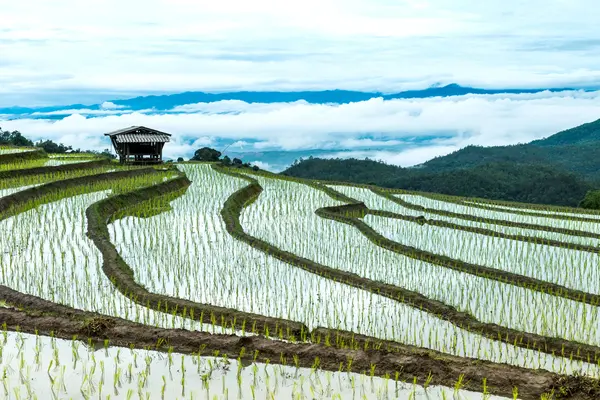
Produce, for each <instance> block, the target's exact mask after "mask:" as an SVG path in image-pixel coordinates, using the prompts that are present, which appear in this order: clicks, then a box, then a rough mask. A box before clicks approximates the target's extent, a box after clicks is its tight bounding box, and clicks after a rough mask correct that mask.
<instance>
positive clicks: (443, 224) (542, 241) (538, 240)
mask: <svg viewBox="0 0 600 400" xmlns="http://www.w3.org/2000/svg"><path fill="white" fill-rule="evenodd" d="M367 214H371V215H374V216H377V217H384V218H393V219H398V220H402V221H407V222H415V223H418V224H420V225H431V226H438V227H440V228H449V229H454V230H458V231H464V232H471V233H477V234H479V235H486V236H491V237H497V238H501V239H509V240H517V241H520V242H526V243H535V244H539V245H546V246H552V247H560V248H563V249H569V250H579V251H585V252H588V253H596V254H599V253H600V247H594V246H587V245H584V244H578V243H570V242H561V241H559V240H553V239H546V238H542V237H534V236H525V235H512V234H508V233H502V232H498V231H493V230H491V229H485V228H478V227H476V226H467V225H459V224H455V223H452V222H448V221H444V220H439V219H427V218H425V217H424V216H420V217H413V216H410V215H404V214H399V213H395V212H393V211H385V210H371V209H369V210H368V211H367Z"/></svg>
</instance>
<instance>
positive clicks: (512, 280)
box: [316, 205, 600, 363]
mask: <svg viewBox="0 0 600 400" xmlns="http://www.w3.org/2000/svg"><path fill="white" fill-rule="evenodd" d="M353 206H354V205H349V207H353ZM316 213H317V215H319V216H321V217H322V218H327V219H331V220H335V221H338V222H342V223H345V224H348V225H351V226H353V227H355V228H357V229H358V230H359V231H360V232H361V233H362V234H363V235H364V236H366V237H367V239H369V240H370V241H371V242H372V243H374V244H375V245H377V246H380V247H382V248H384V249H386V250H389V251H393V252H395V253H398V254H402V255H404V256H407V257H411V258H414V259H416V260H421V261H424V262H429V263H432V264H436V265H440V266H442V267H445V268H450V269H454V270H457V271H461V272H465V273H469V274H472V275H476V276H480V277H483V278H486V279H493V280H496V281H499V282H503V283H507V284H512V285H515V286H520V287H524V288H527V289H531V290H536V291H539V292H541V293H547V294H551V295H555V296H561V297H565V298H569V299H572V300H576V301H580V302H583V303H587V304H591V305H594V306H597V305H598V301H599V298H600V296H597V295H592V294H589V293H585V292H580V291H577V290H572V289H567V288H565V287H563V286H560V285H555V284H551V283H547V282H544V281H540V280H537V279H534V278H529V277H526V276H522V275H516V274H512V273H510V272H506V271H501V270H497V269H494V268H489V267H484V266H480V265H475V264H469V263H465V262H463V261H459V260H455V259H452V258H449V257H445V256H440V255H436V254H433V253H429V252H426V251H423V250H420V249H417V248H414V247H411V246H405V245H402V244H400V243H398V242H394V241H392V240H389V239H387V238H386V237H384V236H382V235H381V234H379V233H378V232H377V231H375V230H374V229H373V228H371V227H370V226H369V225H367V224H366V223H365V222H364V221H362V220H360V219H358V218H356V217H352V216H349V215H348V213H346V212H345V211H344V206H338V207H324V208H320V209H318V210H316ZM417 219H418V217H417ZM421 221H422V220H421ZM433 304H434V305H437V304H439V303H438V302H435V303H433ZM426 309H427V310H430V308H426ZM431 312H432V313H434V314H436V315H440V316H443V318H444V319H447V320H448V321H450V322H452V323H454V324H456V325H458V326H462V327H463V328H465V329H468V330H471V331H473V332H476V333H479V334H482V335H484V336H487V337H488V338H490V339H495V340H502V341H504V342H506V343H509V344H515V345H517V346H521V347H523V344H525V345H526V347H527V348H535V349H537V350H539V351H543V352H546V353H550V354H555V355H562V356H565V357H572V358H575V359H579V360H582V361H587V360H593V362H594V363H595V362H597V360H598V359H599V357H600V348H599V347H597V346H592V345H589V344H584V343H578V342H573V341H568V340H565V339H561V338H554V337H548V336H541V335H537V334H533V333H528V332H522V331H518V330H515V329H510V328H505V327H501V326H499V325H496V324H489V323H484V322H481V321H479V320H477V319H476V318H475V317H473V316H471V315H470V314H467V313H462V312H458V311H457V310H456V309H455V308H454V307H450V306H446V309H445V310H444V309H431ZM499 338H501V339H499ZM530 346H532V347H530Z"/></svg>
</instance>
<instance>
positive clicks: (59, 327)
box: [0, 286, 600, 400]
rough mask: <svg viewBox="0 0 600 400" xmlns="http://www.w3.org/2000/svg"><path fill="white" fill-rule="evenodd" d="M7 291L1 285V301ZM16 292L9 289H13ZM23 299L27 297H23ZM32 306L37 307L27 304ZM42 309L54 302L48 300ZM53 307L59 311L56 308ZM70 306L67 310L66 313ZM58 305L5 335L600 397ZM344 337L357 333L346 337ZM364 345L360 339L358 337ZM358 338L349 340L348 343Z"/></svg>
mask: <svg viewBox="0 0 600 400" xmlns="http://www.w3.org/2000/svg"><path fill="white" fill-rule="evenodd" d="M4 289H5V287H1V286H0V296H2V295H3V294H4ZM9 290H10V289H9ZM17 296H25V297H29V296H28V295H23V294H19V293H17ZM25 302H26V303H27V304H33V303H36V301H31V300H29V301H25ZM41 302H42V303H49V302H45V301H44V300H41ZM47 306H48V307H53V306H56V305H54V303H49V304H47ZM66 308H68V307H66ZM65 311H66V310H65V307H64V306H57V308H56V310H55V312H54V313H46V314H44V313H40V312H26V311H21V310H17V309H14V308H0V324H2V329H3V330H8V331H15V332H23V333H30V334H39V335H43V336H50V337H55V338H60V339H65V340H81V341H82V342H84V343H87V344H92V345H95V347H96V348H98V349H101V348H102V347H103V345H105V340H108V341H109V343H108V345H110V346H117V347H123V348H135V349H147V350H157V351H164V352H166V351H173V352H176V353H182V354H193V355H204V356H215V355H218V356H219V357H224V356H227V357H228V358H229V359H231V360H234V359H238V360H239V361H241V362H242V363H243V364H245V365H249V364H251V363H252V362H261V363H271V364H279V365H287V366H296V367H304V368H313V367H318V368H320V369H321V370H326V371H333V372H336V371H342V372H355V373H362V374H366V375H368V376H378V377H387V378H390V379H393V380H402V381H407V382H411V381H413V379H415V378H416V380H417V383H419V384H423V383H424V382H425V381H426V380H427V379H428V378H430V379H431V381H430V384H431V385H444V386H448V387H453V386H454V384H455V383H456V381H457V380H458V378H459V376H461V375H463V386H462V389H464V390H471V391H478V392H481V391H482V390H483V381H484V379H485V380H486V386H487V391H488V392H489V393H491V394H495V395H499V396H506V397H509V398H510V397H512V393H513V388H515V387H517V388H518V393H519V398H521V399H525V400H534V399H535V400H537V399H539V398H540V396H542V395H543V394H548V393H555V397H554V398H556V399H582V400H583V399H585V400H588V399H589V400H591V399H597V398H599V396H600V386H599V384H598V381H597V380H594V379H591V378H584V377H573V376H564V375H558V374H554V373H550V372H546V371H542V370H530V369H526V368H520V367H513V366H510V365H506V364H497V363H492V362H488V361H482V360H475V359H468V358H460V357H454V356H449V355H445V354H442V353H437V352H433V351H427V350H424V349H415V348H411V347H409V346H402V345H399V344H397V343H390V344H389V346H388V348H391V347H392V346H393V351H389V350H386V349H384V348H385V346H383V345H382V346H381V348H379V349H378V348H375V347H372V348H366V349H340V348H336V347H334V346H327V345H325V344H314V343H312V344H311V343H285V342H280V341H276V340H270V339H267V338H264V337H261V336H252V337H239V336H234V335H219V334H210V333H205V332H198V331H188V330H183V329H162V328H155V327H150V326H147V325H142V324H137V323H134V322H129V321H125V320H122V319H119V318H113V317H106V316H102V315H99V314H94V313H88V312H83V311H80V310H76V309H71V310H70V311H68V312H65ZM341 335H350V333H342V332H340V337H341ZM353 336H354V337H355V338H356V340H360V337H359V336H358V335H353ZM350 339H351V338H350V337H348V340H350Z"/></svg>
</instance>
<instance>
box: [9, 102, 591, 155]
mask: <svg viewBox="0 0 600 400" xmlns="http://www.w3.org/2000/svg"><path fill="white" fill-rule="evenodd" d="M118 111H120V112H122V111H123V110H116V109H115V108H114V107H112V106H111V105H105V106H104V107H103V110H100V114H98V115H96V116H95V117H90V116H87V117H86V116H84V115H79V114H73V115H70V116H67V117H64V118H62V119H58V120H47V119H19V120H5V121H2V120H0V126H2V128H4V129H10V130H12V129H17V130H20V131H21V132H23V134H25V135H26V136H28V137H31V138H33V139H41V138H44V139H46V138H48V139H52V140H55V141H59V142H63V143H65V144H68V145H72V146H74V147H75V148H79V147H80V148H85V149H96V150H101V149H104V148H107V147H109V141H108V140H106V138H105V137H104V136H103V133H105V132H109V131H112V130H116V129H120V128H123V127H127V126H131V125H145V126H149V127H153V128H155V129H159V130H163V131H166V132H170V133H172V134H173V137H172V142H171V143H169V144H168V145H167V146H166V147H165V155H166V156H168V157H173V158H176V157H179V156H183V157H186V158H188V157H190V156H191V155H192V154H193V152H194V151H195V150H196V149H198V148H199V147H202V146H205V145H207V146H215V147H217V148H219V147H221V148H222V147H224V146H226V145H227V144H230V146H229V151H235V152H240V151H241V152H253V153H260V152H264V151H274V150H283V151H295V150H306V151H310V150H314V149H325V150H329V151H330V154H329V156H343V157H349V156H353V157H359V158H363V157H370V158H375V159H381V160H384V161H387V162H390V163H393V164H398V165H403V166H409V165H415V164H419V163H422V162H424V161H426V160H428V159H430V158H432V157H435V156H438V155H443V154H447V153H449V152H452V151H454V150H457V149H459V148H461V147H464V146H466V145H469V144H475V145H483V146H492V145H506V144H515V143H524V142H529V141H531V140H534V139H539V138H542V137H546V136H549V135H551V134H553V133H556V132H557V131H560V130H563V129H567V128H571V127H574V126H576V125H579V124H582V123H585V122H589V121H593V120H596V119H599V118H600V91H597V92H582V91H569V92H559V93H550V92H543V93H537V94H513V95H467V96H456V97H444V98H441V97H438V98H426V99H410V100H407V99H402V100H389V101H384V100H382V99H381V98H378V99H372V100H369V101H364V102H357V103H350V104H342V105H339V104H308V103H306V102H294V103H279V104H257V103H252V104H248V103H245V102H241V101H223V102H218V103H209V104H207V103H201V104H190V105H185V106H181V107H178V110H177V111H179V112H181V111H184V113H160V114H152V113H144V112H133V113H126V114H122V115H102V113H113V112H118ZM232 143H233V144H232ZM254 160H255V161H261V160H260V159H259V158H255V159H254ZM248 161H250V160H248Z"/></svg>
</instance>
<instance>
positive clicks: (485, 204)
mask: <svg viewBox="0 0 600 400" xmlns="http://www.w3.org/2000/svg"><path fill="white" fill-rule="evenodd" d="M419 196H423V197H427V198H429V199H432V200H438V201H444V202H446V203H453V204H458V205H460V206H466V207H474V208H480V209H483V210H488V211H496V212H502V213H506V214H517V215H528V216H530V217H542V218H550V219H560V220H569V221H581V222H595V223H599V220H598V218H591V217H585V216H583V215H573V216H569V215H560V214H545V213H540V212H527V211H522V210H502V209H498V208H495V207H492V205H493V203H489V201H485V199H476V200H473V202H471V203H469V201H471V199H469V198H466V199H463V198H460V197H456V196H449V195H443V194H438V193H419ZM482 200H483V201H482ZM519 204H521V206H523V203H519ZM538 206H539V207H538V208H536V209H537V210H540V209H542V210H546V211H559V210H558V208H559V207H552V206H549V208H548V209H544V208H543V205H540V204H538ZM509 207H514V206H512V205H509ZM540 207H542V208H540ZM516 208H518V207H516ZM570 210H571V211H569V212H572V213H579V214H594V215H598V213H593V211H592V212H590V210H587V212H586V209H584V208H581V209H576V208H570Z"/></svg>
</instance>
